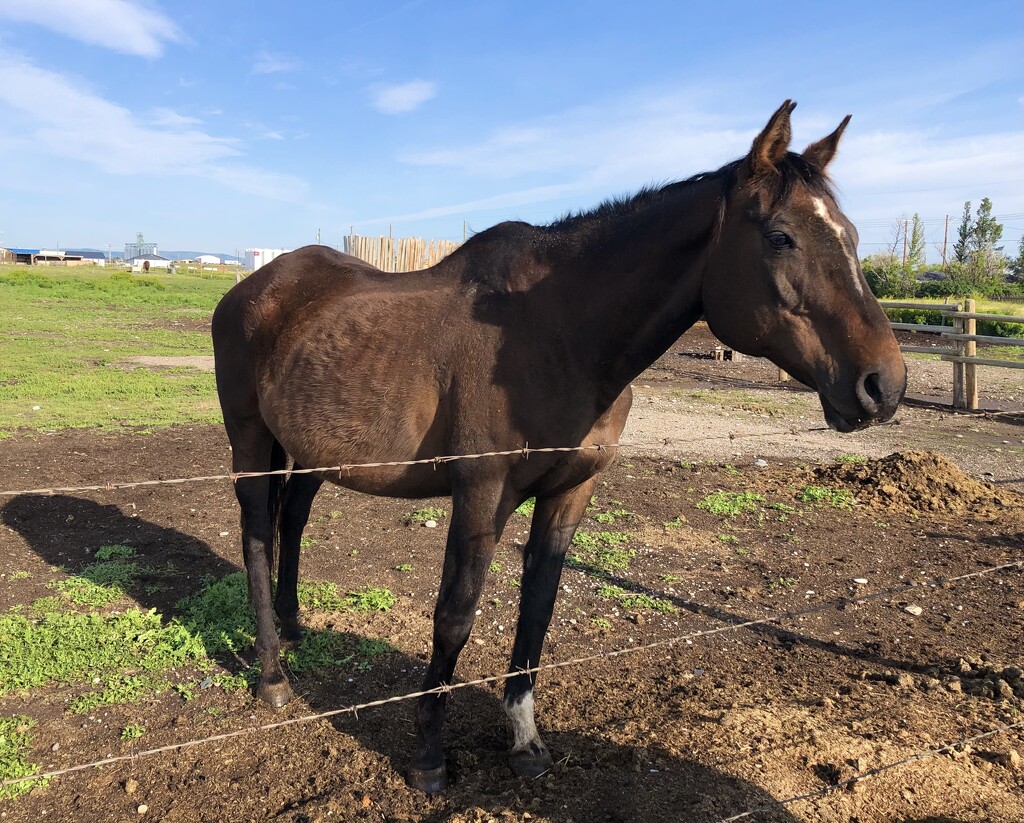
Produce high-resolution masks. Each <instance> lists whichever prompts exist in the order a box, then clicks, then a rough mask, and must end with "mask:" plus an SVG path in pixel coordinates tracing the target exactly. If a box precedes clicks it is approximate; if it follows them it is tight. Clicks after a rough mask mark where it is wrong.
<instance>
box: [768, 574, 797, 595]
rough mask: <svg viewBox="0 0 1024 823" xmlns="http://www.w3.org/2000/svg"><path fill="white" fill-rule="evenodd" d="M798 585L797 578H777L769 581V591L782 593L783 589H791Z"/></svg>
mask: <svg viewBox="0 0 1024 823" xmlns="http://www.w3.org/2000/svg"><path fill="white" fill-rule="evenodd" d="M796 584H797V579H796V578H795V577H776V578H774V579H772V580H769V581H768V591H773V592H777V591H782V590H783V589H788V588H791V587H793V586H795V585H796Z"/></svg>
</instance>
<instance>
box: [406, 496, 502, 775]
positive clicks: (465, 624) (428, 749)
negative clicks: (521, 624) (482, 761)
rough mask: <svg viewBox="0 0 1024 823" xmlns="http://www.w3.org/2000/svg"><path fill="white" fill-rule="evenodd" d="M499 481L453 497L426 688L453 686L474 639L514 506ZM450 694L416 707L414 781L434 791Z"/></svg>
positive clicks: (442, 769)
mask: <svg viewBox="0 0 1024 823" xmlns="http://www.w3.org/2000/svg"><path fill="white" fill-rule="evenodd" d="M506 498H507V495H505V494H504V492H503V490H502V486H501V484H500V483H493V482H492V483H487V484H481V483H477V484H475V485H474V486H473V487H471V488H461V489H459V488H457V489H456V490H455V492H454V494H453V499H452V519H451V525H450V526H449V528H448V542H447V546H446V547H445V554H444V569H443V571H442V573H441V588H440V591H439V592H438V596H437V605H436V607H435V608H434V648H433V654H432V655H431V658H430V665H429V666H428V667H427V675H426V677H425V678H424V681H423V689H424V690H427V689H435V688H437V687H438V686H443V685H445V684H448V683H450V682H451V680H452V675H453V674H454V673H455V663H456V661H457V660H458V657H459V652H461V651H462V648H463V646H465V645H466V641H467V640H468V639H469V633H470V630H471V629H472V628H473V621H474V619H475V617H476V607H477V603H478V602H479V600H480V592H481V591H482V590H483V586H484V580H485V578H486V576H487V569H488V567H489V566H490V564H491V559H492V558H493V557H494V548H495V545H496V544H497V542H498V539H499V538H500V536H501V531H502V529H503V528H504V526H505V522H506V520H507V519H508V516H509V514H511V506H510V504H509V501H508V499H506ZM446 704H447V695H446V694H445V693H444V692H442V693H439V694H429V695H425V696H424V697H421V698H420V699H419V703H418V705H417V711H416V733H417V743H416V752H415V754H414V755H413V758H412V762H411V764H410V766H409V773H408V778H409V783H410V784H411V785H412V786H413V787H415V788H417V789H421V790H422V791H425V792H429V793H434V792H439V791H441V790H442V789H443V788H444V787H445V783H446V780H447V771H446V768H445V763H444V750H443V747H442V744H441V729H442V726H443V724H444V715H445V706H446Z"/></svg>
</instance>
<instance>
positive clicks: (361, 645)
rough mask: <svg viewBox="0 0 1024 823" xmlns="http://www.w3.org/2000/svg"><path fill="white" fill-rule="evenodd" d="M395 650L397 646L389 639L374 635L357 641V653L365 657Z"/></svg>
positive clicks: (377, 655)
mask: <svg viewBox="0 0 1024 823" xmlns="http://www.w3.org/2000/svg"><path fill="white" fill-rule="evenodd" d="M393 651H395V647H394V646H392V645H391V644H390V643H388V641H387V640H380V639H378V638H374V637H363V638H361V639H360V640H359V642H358V643H356V653H357V654H359V655H361V656H363V657H379V656H380V655H382V654H387V653H388V652H393Z"/></svg>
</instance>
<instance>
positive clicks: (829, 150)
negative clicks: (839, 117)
mask: <svg viewBox="0 0 1024 823" xmlns="http://www.w3.org/2000/svg"><path fill="white" fill-rule="evenodd" d="M851 117H853V115H852V114H848V115H846V117H844V118H843V122H842V123H840V124H839V128H838V129H836V130H835V131H834V132H832V134H830V135H829V136H828V137H822V138H821V140H819V141H818V142H816V143H811V145H809V146H808V147H807V148H806V149H804V159H806V160H809V161H810V162H811V163H813V164H814V165H815V166H817V167H818V168H819V169H821V170H822V171H824V170H825V167H826V166H827V165H828V164H829V163H831V162H832V158H833V157H835V156H836V150H837V149H838V148H839V138H840V137H842V136H843V132H844V131H846V126H847V125H848V124H849V122H850V118H851Z"/></svg>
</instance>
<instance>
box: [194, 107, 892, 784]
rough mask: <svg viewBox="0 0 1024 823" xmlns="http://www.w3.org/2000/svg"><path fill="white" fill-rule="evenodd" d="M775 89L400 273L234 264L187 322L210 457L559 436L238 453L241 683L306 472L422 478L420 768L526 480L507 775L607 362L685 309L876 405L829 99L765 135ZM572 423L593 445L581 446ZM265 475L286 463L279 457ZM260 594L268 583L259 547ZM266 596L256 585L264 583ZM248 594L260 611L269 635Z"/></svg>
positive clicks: (266, 655) (873, 416)
mask: <svg viewBox="0 0 1024 823" xmlns="http://www.w3.org/2000/svg"><path fill="white" fill-rule="evenodd" d="M795 105H796V104H795V103H793V102H792V101H789V100H787V101H786V102H785V103H783V105H782V106H781V107H780V108H779V109H778V110H777V111H776V112H775V113H774V114H773V115H772V116H771V118H770V120H769V121H768V123H767V125H766V126H765V127H764V129H763V130H762V131H761V132H760V133H759V134H758V135H757V137H756V138H755V140H754V142H753V144H752V146H751V148H750V151H749V153H748V154H747V155H745V156H744V157H742V158H740V159H739V160H736V161H733V162H731V163H729V164H727V165H725V166H723V167H722V168H720V169H718V170H717V171H712V172H706V173H703V174H698V175H696V176H694V177H691V178H689V179H687V180H682V181H678V182H673V183H670V184H668V185H665V186H661V187H649V188H646V189H643V190H641V191H640V192H639V193H637V194H635V195H633V196H630V197H626V198H621V199H616V200H611V201H606V202H604V203H603V204H601V205H600V206H598V207H597V208H595V209H593V210H590V211H586V212H582V213H576V214H570V215H567V216H564V217H562V218H561V219H559V220H557V221H555V222H553V223H551V224H549V225H547V226H533V225H529V224H526V223H522V222H505V223H501V224H499V225H496V226H494V227H492V228H490V229H487V230H485V231H482V232H480V233H479V234H476V235H474V236H473V237H471V238H470V239H469V240H468V241H466V242H465V243H464V244H463V245H462V246H461V247H460V248H459V249H458V250H457V251H455V252H454V253H452V254H451V255H449V256H448V257H447V258H445V259H444V260H442V261H441V262H439V263H438V264H436V265H435V266H433V267H431V268H428V269H425V270H422V271H416V272H410V273H406V274H401V275H393V274H385V273H383V272H381V271H380V270H378V269H377V268H375V267H373V266H371V265H369V264H367V263H365V262H363V261H361V260H358V259H356V258H355V257H351V256H349V255H346V254H342V253H340V252H336V251H334V250H333V249H330V248H327V247H324V246H307V247H305V248H301V249H298V250H297V251H294V252H291V253H289V254H285V255H282V256H281V257H278V258H277V259H276V260H274V261H273V262H271V263H269V264H268V265H266V266H263V267H262V268H260V269H259V270H258V271H256V272H254V273H253V274H252V275H251V276H250V277H248V278H246V279H244V280H242V281H241V282H240V283H239V284H237V285H235V286H234V287H233V288H232V289H231V290H230V291H229V292H227V294H226V295H225V296H224V298H223V299H222V300H221V302H220V303H219V305H218V306H217V308H216V310H215V313H214V315H213V323H212V331H213V342H214V353H215V360H216V379H217V392H218V396H219V399H220V404H221V407H222V410H223V413H224V424H225V427H226V429H227V435H228V438H229V441H230V444H231V448H232V466H233V470H234V472H236V473H244V472H268V471H280V470H282V469H284V468H285V466H286V463H287V462H288V461H289V459H290V460H291V461H293V464H292V468H293V469H294V470H297V469H301V468H303V467H305V468H309V469H313V468H317V467H325V466H336V465H341V464H346V465H348V464H359V463H369V462H375V463H380V462H393V461H394V462H401V461H410V460H418V459H425V458H430V457H435V456H439V455H461V454H470V453H480V452H489V451H500V450H507V449H516V448H520V447H526V446H529V447H543V446H551V447H555V446H576V447H580V448H579V449H578V450H577V451H572V452H560V453H543V454H538V453H532V454H530V455H529V459H524V458H523V457H520V458H515V457H512V458H510V457H508V456H491V457H485V458H482V459H475V460H455V461H451V462H440V463H435V464H433V465H427V464H418V465H398V466H380V467H374V468H354V469H352V470H349V471H345V472H311V473H299V474H296V473H291V474H286V475H285V474H279V475H273V476H265V475H264V476H257V477H245V476H242V477H238V478H237V480H236V483H235V492H236V495H237V498H238V503H239V506H240V508H241V529H242V547H243V554H244V558H245V567H246V571H247V575H248V587H249V588H248V591H249V597H250V600H251V603H252V607H253V609H254V611H255V614H256V626H257V629H256V641H255V651H256V654H257V655H258V657H259V659H260V661H261V663H262V674H261V676H260V680H259V683H258V686H257V689H256V694H257V696H258V697H259V698H260V699H261V700H263V701H265V702H266V703H268V704H270V705H271V706H274V707H280V706H283V705H284V704H286V703H287V702H288V701H289V700H290V699H291V698H292V692H291V689H290V687H289V684H288V680H287V678H286V676H285V674H284V671H283V669H282V666H281V661H280V648H281V643H282V642H284V643H295V642H298V641H299V640H300V639H301V637H302V633H301V628H300V624H299V620H298V599H297V595H296V585H297V580H298V569H299V545H300V538H301V535H302V530H303V528H304V526H305V524H306V521H307V519H308V516H309V511H310V507H311V505H312V502H313V498H314V496H315V495H316V493H317V491H318V489H319V488H320V486H321V484H322V483H323V482H324V481H325V480H328V481H330V482H333V483H336V484H339V485H341V486H344V487H346V488H349V489H353V490H356V491H360V492H365V493H368V494H374V495H384V496H391V497H400V498H421V497H433V496H441V495H447V496H451V498H452V515H451V520H450V525H449V528H448V534H447V542H446V547H445V552H444V562H443V570H442V574H441V582H440V588H439V593H438V596H437V602H436V606H435V609H434V623H433V650H432V655H431V658H430V664H429V666H428V667H427V671H426V675H425V678H424V681H423V690H424V691H427V690H431V689H436V690H437V691H436V692H435V693H432V694H428V695H426V696H423V697H420V698H419V700H418V703H417V707H416V743H415V746H414V748H413V752H412V755H411V760H410V763H409V767H408V771H407V775H406V777H407V780H408V782H409V783H410V784H411V785H412V786H414V787H416V788H418V789H421V790H423V791H425V792H428V793H433V792H438V791H441V790H442V789H443V788H444V786H445V784H446V769H445V758H444V750H443V747H442V735H441V732H442V724H443V722H444V717H445V708H446V693H445V690H444V689H443V688H439V687H443V686H444V685H445V684H448V683H450V682H451V680H452V677H453V674H454V671H455V665H456V660H457V658H458V656H459V653H460V651H461V650H462V648H463V646H464V645H465V643H466V642H467V640H468V638H469V634H470V631H471V628H472V626H473V621H474V616H475V611H476V608H477V602H478V600H479V598H480V594H481V590H482V588H483V585H484V579H485V576H486V572H487V569H488V567H489V565H490V563H491V559H492V557H493V554H494V551H495V547H496V544H497V542H498V541H499V540H500V538H501V534H502V530H503V528H504V526H505V524H506V521H507V520H508V518H509V516H510V515H511V514H512V512H513V511H514V510H515V509H516V508H517V507H518V506H519V505H520V504H521V503H523V502H524V501H525V500H526V499H528V498H530V497H535V498H536V505H535V509H534V514H533V520H532V523H531V528H530V534H529V538H528V540H527V542H526V545H525V547H524V548H523V570H522V583H521V595H520V608H519V617H518V624H517V627H516V634H515V641H514V644H513V647H512V655H511V662H510V667H509V674H510V675H513V676H511V677H510V678H509V679H508V680H506V682H505V687H504V696H503V704H504V708H505V711H506V713H507V716H508V719H509V722H510V727H511V737H512V745H511V749H510V753H509V762H510V766H511V768H512V770H513V771H514V773H515V774H517V775H520V776H536V775H539V774H541V773H543V772H544V771H546V770H547V769H548V768H550V767H551V765H552V762H553V760H552V756H551V753H550V752H549V750H548V748H547V747H546V746H545V744H544V742H543V740H542V739H541V737H540V735H539V734H538V731H537V727H536V723H535V719H534V686H535V683H536V673H535V672H529V671H526V670H529V669H531V667H536V666H537V665H538V662H539V660H540V658H541V649H542V646H543V642H544V635H545V633H546V631H547V628H548V625H549V622H550V620H551V615H552V610H553V608H554V604H555V596H556V594H557V590H558V585H559V578H560V575H561V571H562V566H563V561H564V558H565V554H566V550H567V548H568V546H569V545H570V542H571V540H572V537H573V534H574V533H575V531H576V528H577V526H578V525H579V523H580V520H581V519H582V517H583V515H584V512H585V510H586V508H587V505H588V502H589V501H590V498H591V494H592V493H593V491H594V488H595V485H596V478H597V475H598V473H599V472H601V471H602V470H603V469H605V468H606V467H607V466H608V465H609V463H610V462H611V461H612V459H613V456H614V449H612V448H606V449H601V448H598V447H599V446H602V445H613V444H617V443H618V439H619V435H620V434H621V432H622V430H623V426H624V425H625V423H626V417H627V414H628V413H629V410H630V404H631V399H632V397H631V392H630V382H631V381H632V380H633V379H634V378H636V377H637V375H639V374H640V373H641V372H642V371H643V370H644V369H646V368H647V367H648V366H650V365H651V364H652V363H653V362H654V361H655V360H656V359H657V358H658V357H659V356H661V355H662V354H663V353H664V352H665V351H666V350H667V349H668V348H669V346H671V345H672V343H673V342H674V341H675V340H676V339H677V338H678V337H680V335H682V333H683V332H684V331H686V330H687V329H688V328H689V327H690V326H692V325H693V324H694V323H695V322H696V321H697V320H699V319H700V318H701V317H704V318H705V319H706V321H707V323H708V325H709V326H710V328H711V330H712V332H713V333H714V334H715V336H716V337H717V338H718V339H719V340H721V341H722V342H723V343H725V344H726V345H728V346H729V347H731V348H733V349H735V350H737V351H740V352H744V353H747V354H750V355H753V356H758V357H766V358H768V359H770V360H772V361H773V362H774V363H776V364H777V365H778V366H779V367H780V368H782V369H784V370H785V371H787V372H789V374H790V375H792V376H793V377H795V378H796V379H797V380H799V381H801V382H803V383H804V384H806V385H807V386H809V387H811V388H813V389H814V390H816V391H817V393H818V396H819V398H820V401H821V406H822V410H823V414H824V417H825V420H826V421H827V423H828V424H829V425H830V426H831V427H832V428H834V429H836V430H838V431H841V432H849V431H853V430H855V429H860V428H863V427H865V426H868V425H871V424H874V423H879V422H883V421H885V420H888V419H889V418H890V417H892V415H893V414H894V413H895V410H896V408H897V406H898V404H899V403H900V401H901V400H902V397H903V393H904V391H905V390H906V365H905V363H904V361H903V358H902V355H901V354H900V351H899V347H898V346H897V343H896V340H895V338H894V336H893V333H892V331H891V328H890V326H889V322H888V320H887V319H886V317H885V314H884V313H883V312H882V309H881V307H880V306H879V304H878V302H877V300H876V299H875V298H874V296H873V295H872V294H871V292H870V291H869V289H868V286H867V283H866V281H865V279H864V276H863V273H862V272H861V268H860V264H859V261H858V258H857V231H856V229H855V228H854V226H853V224H852V223H851V222H850V220H849V219H847V217H846V216H845V215H844V214H843V212H842V211H841V210H840V208H839V205H838V203H837V199H836V195H835V193H834V189H833V186H832V184H831V182H830V180H829V178H828V176H827V174H826V168H827V166H828V165H829V163H830V161H831V160H832V158H833V157H834V156H835V154H836V151H837V149H838V145H839V140H840V138H841V136H842V134H843V131H844V130H845V129H846V126H847V124H848V123H849V121H850V117H849V116H847V117H846V118H845V119H844V120H843V121H842V122H841V123H840V125H839V127H838V128H837V129H836V130H835V131H834V132H832V133H831V134H830V135H828V136H827V137H824V138H822V139H821V140H818V141H817V142H814V143H812V144H811V145H809V146H808V147H807V148H806V149H805V150H804V152H803V153H802V154H801V153H795V152H791V151H789V144H790V141H791V125H790V115H791V114H792V111H793V108H794V107H795ZM590 447H593V448H590ZM282 478H287V479H282ZM275 545H276V546H277V552H278V560H279V566H278V577H277V589H276V595H274V598H273V601H272V600H271V596H272V595H271V582H272V581H271V575H272V568H273V563H274V550H275ZM272 602H273V610H272V608H271V604H272ZM274 612H276V614H277V618H278V620H279V621H280V627H281V635H280V638H279V637H278V635H277V632H276V630H275V624H274Z"/></svg>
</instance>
